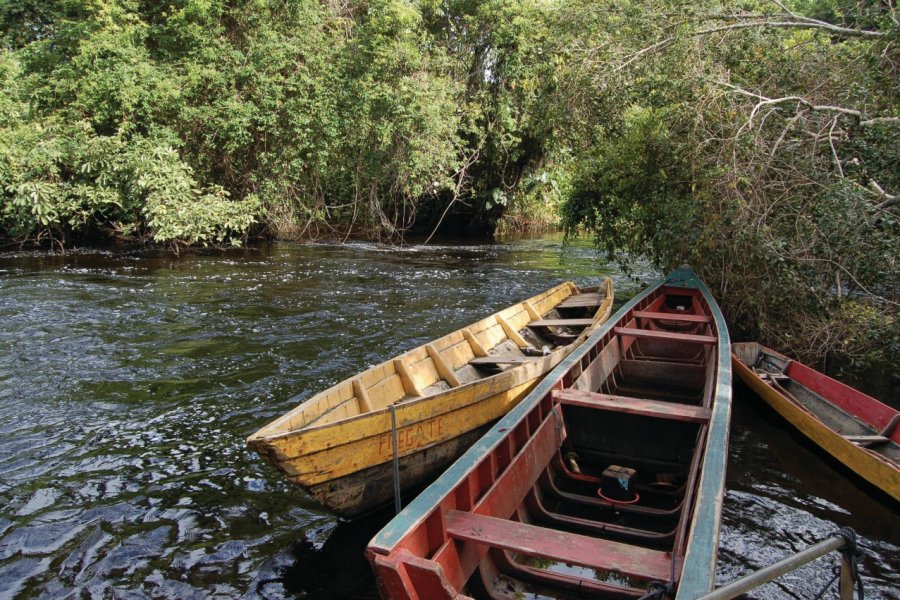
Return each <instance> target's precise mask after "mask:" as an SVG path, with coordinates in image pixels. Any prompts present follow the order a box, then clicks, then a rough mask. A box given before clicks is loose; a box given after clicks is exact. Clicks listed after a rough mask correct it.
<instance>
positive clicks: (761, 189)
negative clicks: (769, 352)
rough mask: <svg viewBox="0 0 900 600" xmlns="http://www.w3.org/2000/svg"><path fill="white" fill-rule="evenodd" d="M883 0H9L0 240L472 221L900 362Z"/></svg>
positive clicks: (790, 335) (894, 85) (783, 333)
mask: <svg viewBox="0 0 900 600" xmlns="http://www.w3.org/2000/svg"><path fill="white" fill-rule="evenodd" d="M898 32H900V23H898V15H897V12H896V9H895V6H894V2H893V0H866V1H857V0H853V1H850V0H816V1H812V0H741V1H739V2H722V1H720V0H719V1H714V0H692V1H691V2H684V1H682V0H650V1H646V2H645V1H642V2H635V1H633V0H608V1H603V2H597V1H595V0H347V1H342V2H333V1H331V0H325V1H316V2H314V1H310V0H299V1H295V0H254V1H253V2H248V3H237V2H231V1H230V0H173V1H171V2H154V1H140V2H139V1H137V0H41V1H38V0H15V1H13V0H0V39H2V49H0V80H2V88H0V232H2V234H3V235H4V236H5V237H7V238H11V239H16V240H31V241H37V242H44V243H51V244H56V245H57V246H60V247H62V246H64V245H67V244H71V243H73V241H74V242H77V241H78V240H91V239H97V238H103V237H106V238H137V239H152V240H155V241H157V242H160V243H166V244H172V245H178V244H197V243H221V242H229V241H230V242H235V243H239V242H240V240H241V239H242V238H243V237H244V236H246V235H247V234H248V233H250V232H266V233H268V234H270V235H273V236H276V237H316V236H321V235H331V236H337V237H339V238H344V237H346V236H349V235H367V236H371V237H378V238H382V239H398V238H399V237H401V236H402V235H404V233H405V232H408V231H410V230H418V231H421V232H424V233H428V232H430V231H432V230H434V229H436V228H440V229H442V230H443V231H446V232H451V233H471V234H480V235H489V234H491V233H492V232H493V231H494V229H495V227H496V226H497V223H498V222H499V221H500V220H501V219H502V218H503V217H504V215H506V217H507V219H509V218H510V215H512V216H514V217H518V218H521V219H527V218H533V217H535V216H537V217H544V218H549V219H551V220H552V219H556V218H557V216H560V217H561V219H562V222H563V223H564V225H565V227H566V228H567V231H568V232H569V234H570V235H580V234H585V233H587V234H589V235H593V236H594V238H595V240H596V242H597V244H598V245H599V246H600V247H602V248H605V249H606V250H607V251H608V252H609V253H610V255H611V256H614V257H620V258H622V259H623V264H627V263H628V260H629V257H630V256H633V255H643V256H646V257H648V258H649V259H650V260H651V261H652V262H653V263H654V264H655V265H657V266H659V267H660V268H663V269H666V268H669V267H671V266H673V265H675V264H678V263H680V262H684V261H688V262H691V263H692V264H693V265H694V266H695V267H696V268H698V270H699V271H700V272H701V274H702V275H703V276H704V277H705V278H706V279H707V281H708V282H709V283H710V285H711V287H712V288H713V289H714V290H715V291H716V293H717V294H718V296H719V297H720V299H721V301H722V304H723V306H724V307H725V309H726V311H727V313H728V315H729V317H730V318H731V319H732V323H733V324H734V326H735V327H736V330H737V332H738V334H739V335H744V334H746V335H753V336H757V337H759V338H761V339H762V340H764V341H769V342H770V343H772V344H774V345H776V346H778V347H780V348H783V349H787V350H793V351H796V352H797V353H798V354H801V355H806V356H817V357H822V356H825V355H829V354H835V355H838V356H841V357H842V358H843V360H845V361H848V360H849V361H851V362H854V363H856V364H875V363H878V364H892V365H894V369H893V370H894V372H897V371H898V369H896V366H897V360H898V359H897V357H898V354H900V352H898V339H900V335H898V325H897V322H896V314H897V311H896V307H897V302H898V299H900V298H898V265H897V257H898V256H900V243H898V220H897V216H898V215H897V205H898V199H897V195H898V194H900V168H898V161H900V152H898V150H900V148H898V142H897V140H898V139H900V136H898V129H900V116H898V115H900V110H898V109H900V106H898V91H900V88H898V72H900V50H898V48H900V46H898V42H900V39H898V38H900V33H898Z"/></svg>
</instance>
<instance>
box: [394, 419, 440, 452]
mask: <svg viewBox="0 0 900 600" xmlns="http://www.w3.org/2000/svg"><path fill="white" fill-rule="evenodd" d="M443 433H444V423H443V420H441V419H434V420H432V421H427V422H425V423H418V424H417V425H413V426H411V427H403V428H401V429H399V430H398V431H397V450H398V451H399V453H400V454H403V453H404V452H406V451H408V450H413V449H415V448H418V447H420V446H426V445H428V444H429V443H431V442H433V441H434V440H436V439H437V438H440V437H441V436H442V435H443ZM392 439H393V434H392V433H391V432H390V431H389V432H387V433H385V434H382V435H381V437H379V438H378V452H379V454H385V453H387V454H391V453H392V452H393V449H392V447H391V446H392Z"/></svg>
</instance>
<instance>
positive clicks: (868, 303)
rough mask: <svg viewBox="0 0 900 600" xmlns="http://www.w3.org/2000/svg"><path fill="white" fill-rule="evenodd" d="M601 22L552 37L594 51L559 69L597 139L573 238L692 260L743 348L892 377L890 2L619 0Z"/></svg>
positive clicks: (895, 157) (895, 151)
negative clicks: (641, 0) (747, 343)
mask: <svg viewBox="0 0 900 600" xmlns="http://www.w3.org/2000/svg"><path fill="white" fill-rule="evenodd" d="M664 4H665V5H668V7H669V10H664V9H663V5H664ZM573 10H574V9H573ZM581 12H582V14H590V12H589V8H588V7H587V5H585V6H584V7H583V8H582V9H581ZM593 14H595V18H594V19H593V20H590V21H589V20H583V21H582V22H581V23H579V26H578V27H577V28H573V30H572V38H570V39H567V40H564V41H563V42H562V43H563V44H564V45H566V46H569V47H591V48H592V49H594V50H595V51H596V53H597V54H595V55H592V56H591V57H590V61H591V62H588V60H585V61H583V62H582V63H581V64H578V63H577V62H573V63H572V65H573V66H572V70H571V73H570V75H569V77H571V78H572V81H574V82H576V83H575V84H573V85H580V86H584V87H590V88H591V89H592V90H593V91H594V93H593V94H592V95H591V96H590V97H585V98H584V100H583V101H581V102H578V103H577V105H576V106H575V110H576V111H577V112H578V113H580V115H581V117H580V119H579V121H581V122H583V123H591V124H592V130H591V131H590V132H588V134H587V136H586V137H585V138H582V139H580V140H578V142H581V144H580V145H579V146H577V151H576V153H575V156H574V164H575V165H576V166H575V167H574V172H575V175H574V177H573V192H572V194H571V195H570V196H569V197H568V201H567V203H566V205H565V219H566V223H567V226H568V228H569V230H570V231H571V232H573V233H576V232H578V231H581V230H582V228H585V229H587V230H589V231H591V232H592V233H593V234H594V235H595V236H596V240H597V242H598V244H599V245H601V246H602V247H605V248H606V249H607V250H608V251H609V252H610V254H612V255H619V256H622V255H627V254H629V253H635V254H642V255H645V256H648V257H649V258H650V259H651V260H652V261H653V262H654V264H656V265H658V266H660V267H661V268H664V269H667V268H670V267H672V266H675V265H677V264H679V263H681V262H689V263H691V264H692V265H694V266H695V267H696V268H698V270H699V271H700V272H701V274H702V275H703V277H704V278H705V279H706V280H707V282H708V283H709V284H710V285H711V287H712V288H713V289H714V290H715V292H716V294H717V297H718V298H719V299H720V302H721V304H722V305H723V308H724V309H725V311H726V313H727V316H728V317H729V321H730V323H732V330H733V331H732V333H733V335H734V336H735V338H736V339H747V338H757V339H761V340H762V341H764V342H768V343H769V344H771V345H772V346H774V347H776V348H780V349H782V350H784V351H787V352H791V353H793V354H795V355H799V356H801V357H803V358H806V359H807V360H814V359H819V361H821V360H823V359H825V358H834V359H835V362H834V363H832V366H834V367H836V366H842V367H846V366H850V367H853V368H860V367H861V368H865V367H870V366H875V367H878V368H879V369H880V370H881V371H882V372H883V373H886V374H888V373H893V374H896V373H897V372H898V367H900V323H898V320H897V318H896V315H897V303H898V301H900V287H898V284H900V278H898V275H900V265H898V263H897V261H898V257H900V225H898V214H897V203H898V199H897V196H896V195H897V194H898V192H900V143H898V140H900V135H898V133H900V119H898V115H900V97H898V92H900V87H898V73H900V48H898V46H897V42H898V41H900V40H898V37H900V35H898V32H900V24H898V19H897V15H896V13H895V12H894V9H893V7H892V6H891V5H890V4H886V3H877V2H871V3H857V2H852V3H850V2H842V1H840V0H835V1H832V2H804V1H798V2H794V3H791V6H787V5H785V4H782V3H779V2H757V1H745V2H742V3H740V4H739V5H738V6H734V5H732V4H731V3H717V2H693V3H691V4H690V5H678V4H676V3H651V4H644V5H641V6H640V7H637V6H636V5H633V4H631V3H626V2H622V3H620V4H618V7H617V8H616V9H614V10H613V11H612V12H611V13H605V12H603V11H595V12H594V13H593ZM804 15H808V16H809V17H814V18H815V19H819V20H816V21H813V20H811V19H810V18H806V16H804ZM766 24H769V25H766ZM592 40H605V41H606V43H605V44H597V43H596V42H592Z"/></svg>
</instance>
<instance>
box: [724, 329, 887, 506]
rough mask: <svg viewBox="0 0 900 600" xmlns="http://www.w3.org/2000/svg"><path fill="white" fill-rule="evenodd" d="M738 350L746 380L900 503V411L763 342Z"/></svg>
mask: <svg viewBox="0 0 900 600" xmlns="http://www.w3.org/2000/svg"><path fill="white" fill-rule="evenodd" d="M732 352H733V353H734V357H733V361H734V369H735V371H737V373H738V375H740V377H741V379H743V380H744V382H745V383H746V384H747V385H749V386H750V387H751V388H752V389H753V390H754V391H755V392H756V393H757V394H759V395H760V397H762V398H763V400H765V401H766V402H767V403H768V404H769V405H770V406H771V407H772V408H774V409H775V410H776V411H777V412H778V413H779V414H780V415H781V416H783V417H784V418H785V419H787V420H788V421H789V422H790V423H791V424H792V425H793V426H794V427H796V428H797V429H799V430H800V432H801V433H803V434H804V435H805V436H806V437H808V438H809V439H811V440H812V441H813V442H815V443H816V444H818V445H819V446H820V447H821V448H822V449H823V450H825V451H826V452H828V453H829V454H831V455H832V456H834V457H835V458H836V459H838V460H839V461H841V462H842V463H844V464H845V465H846V466H847V467H849V468H850V469H851V470H852V471H853V472H855V473H856V474H858V475H860V476H861V477H862V478H863V479H865V480H866V481H868V482H870V483H872V484H873V485H875V486H876V487H878V488H880V489H882V490H884V491H885V492H887V494H888V495H890V496H891V497H893V498H894V499H895V500H898V501H900V466H898V463H900V411H898V410H896V409H894V408H891V407H890V406H888V405H886V404H883V403H881V402H879V401H878V400H876V399H875V398H872V397H871V396H867V395H865V394H863V393H862V392H859V391H857V390H855V389H853V388H851V387H849V386H847V385H844V384H843V383H841V382H839V381H835V380H834V379H832V378H830V377H828V376H826V375H823V374H822V373H819V372H818V371H815V370H813V369H810V368H809V367H807V366H806V365H803V364H801V363H798V362H797V361H794V360H791V359H789V358H787V357H786V356H783V355H781V354H779V353H777V352H775V351H774V350H769V349H768V348H766V347H764V346H761V345H759V344H756V343H743V344H735V345H734V347H733V348H732Z"/></svg>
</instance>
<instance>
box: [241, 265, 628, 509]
mask: <svg viewBox="0 0 900 600" xmlns="http://www.w3.org/2000/svg"><path fill="white" fill-rule="evenodd" d="M612 301H613V286H612V281H611V280H610V279H609V278H607V279H606V280H605V282H604V284H603V285H601V286H597V287H596V288H585V289H583V290H582V289H579V288H578V287H577V286H576V285H575V284H573V283H571V282H565V283H562V284H560V285H557V286H556V287H554V288H552V289H550V290H547V291H546V292H544V293H542V294H538V295H537V296H534V297H533V298H530V299H528V300H525V301H524V302H520V303H518V304H514V305H513V306H510V307H509V308H506V309H504V310H501V311H500V312H498V313H495V314H494V315H491V316H490V317H488V318H486V319H483V320H481V321H478V322H477V323H473V324H472V325H469V326H468V327H465V328H463V329H460V330H458V331H454V332H453V333H451V334H449V335H446V336H444V337H442V338H439V339H437V340H434V341H433V342H431V343H429V344H425V345H423V346H419V347H418V348H415V349H413V350H410V351H409V352H406V353H404V354H401V355H400V356H398V357H396V358H393V359H391V360H388V361H385V362H383V363H381V364H380V365H377V366H375V367H372V368H370V369H368V370H367V371H364V372H362V373H360V374H359V375H356V376H354V377H351V378H350V379H347V380H345V381H343V382H341V383H339V384H337V385H335V386H334V387H332V388H330V389H328V390H325V391H323V392H320V393H319V394H316V395H315V396H313V397H312V398H310V399H309V400H307V401H306V402H303V403H302V404H300V405H298V406H296V407H295V408H294V409H293V410H291V411H290V412H288V413H287V414H285V415H284V416H282V417H280V418H278V419H276V420H275V421H273V422H272V423H269V424H268V425H266V426H265V427H263V428H262V429H260V430H259V431H257V432H256V433H254V434H253V435H251V436H250V437H249V438H247V443H248V444H249V445H250V446H251V447H252V448H254V449H255V450H256V451H257V452H259V454H260V455H262V456H263V457H264V458H266V459H268V460H269V461H270V462H271V463H272V464H274V465H275V466H276V467H277V468H278V469H279V470H281V471H282V472H284V473H285V475H286V476H287V477H288V479H290V480H291V481H294V482H296V483H298V484H300V486H301V487H303V488H304V489H305V490H306V491H307V492H309V493H310V494H311V495H312V496H313V497H314V498H316V499H317V500H318V501H319V502H320V503H321V504H322V505H323V506H325V507H327V508H328V509H329V510H331V511H332V512H334V513H335V514H337V515H339V516H342V517H346V518H354V517H358V516H361V515H363V514H365V513H367V512H371V511H372V510H374V509H376V508H378V507H380V506H382V505H384V504H388V503H390V502H391V500H392V499H393V497H394V491H393V490H394V475H393V473H394V470H393V468H392V459H393V430H392V425H391V413H390V408H389V407H390V406H392V405H393V407H394V411H395V418H396V424H397V449H398V455H399V457H400V461H399V462H400V484H401V488H402V490H403V491H404V492H407V491H408V490H410V489H413V488H416V487H419V486H422V485H424V484H425V483H427V482H428V481H429V480H430V479H432V478H433V477H435V476H436V475H437V474H438V473H440V472H441V471H442V470H443V469H445V468H446V467H447V466H448V465H449V464H450V463H451V462H452V461H453V460H455V459H456V458H457V457H458V456H459V455H460V454H462V453H463V452H464V451H465V450H466V449H467V448H468V447H469V446H470V445H471V444H472V443H473V442H474V441H475V440H477V439H478V438H479V437H480V436H481V435H482V434H483V433H484V431H486V430H487V428H488V427H489V426H490V425H491V424H492V423H493V422H494V421H496V420H497V419H498V418H500V417H501V416H503V415H504V414H505V413H506V412H507V411H509V410H510V409H511V408H512V407H513V406H515V405H516V404H517V403H518V402H519V401H520V400H521V399H522V398H524V397H525V395H526V394H527V393H528V392H529V391H530V390H531V389H532V388H533V387H534V386H535V385H536V384H537V383H538V382H539V381H540V379H541V378H542V377H543V376H544V375H545V374H546V373H548V372H549V371H550V370H552V369H553V367H554V366H556V365H557V364H558V363H559V362H560V361H561V360H562V359H563V358H564V357H565V356H567V355H568V354H569V353H570V352H572V350H574V349H575V348H576V347H577V346H578V345H579V344H580V343H581V342H582V341H584V339H585V338H586V337H587V335H588V334H589V333H590V332H591V331H593V330H594V329H595V328H596V327H597V326H599V325H600V324H602V323H603V322H604V321H606V320H607V319H608V318H609V315H610V313H611V309H612Z"/></svg>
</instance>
